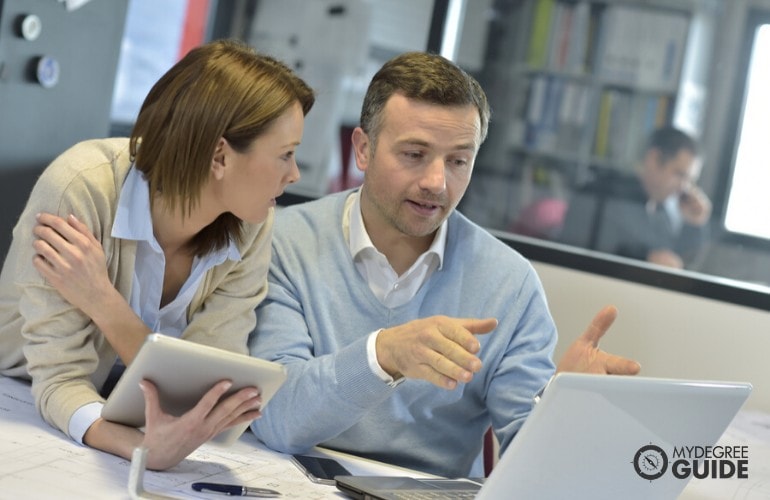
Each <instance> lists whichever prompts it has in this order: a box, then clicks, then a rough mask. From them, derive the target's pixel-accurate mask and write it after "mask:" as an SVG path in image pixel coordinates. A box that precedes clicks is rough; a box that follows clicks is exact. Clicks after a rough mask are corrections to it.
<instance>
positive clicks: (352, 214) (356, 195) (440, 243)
mask: <svg viewBox="0 0 770 500" xmlns="http://www.w3.org/2000/svg"><path fill="white" fill-rule="evenodd" d="M342 228H343V232H344V233H345V235H346V237H347V239H348V245H349V247H350V254H351V255H352V256H353V258H355V257H356V256H357V255H358V254H359V253H360V252H362V251H364V250H366V249H367V248H371V249H374V250H375V251H378V250H377V248H376V247H375V246H374V244H373V243H372V240H371V238H370V237H369V233H367V231H366V226H364V219H363V217H362V216H361V190H360V189H358V190H356V191H355V192H353V193H351V195H350V196H348V199H347V200H346V201H345V210H344V214H343V218H342ZM446 233H447V221H444V222H442V223H441V225H440V226H439V228H438V231H436V236H435V237H434V238H433V242H432V243H431V245H430V247H429V248H428V250H426V251H425V253H424V254H423V255H426V254H431V253H432V254H434V255H435V256H436V257H438V263H439V264H438V268H439V269H441V268H442V266H443V265H444V251H445V250H446Z"/></svg>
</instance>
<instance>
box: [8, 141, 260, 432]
mask: <svg viewBox="0 0 770 500" xmlns="http://www.w3.org/2000/svg"><path fill="white" fill-rule="evenodd" d="M130 166H131V162H130V159H129V154H128V140H127V139H124V138H121V139H99V140H91V141H86V142H82V143H80V144H77V145H75V146H74V147H72V148H71V149H69V150H68V151H66V152H64V153H63V154H62V155H61V156H59V157H58V158H57V159H56V160H54V162H53V163H51V165H50V166H49V167H48V168H47V169H46V170H45V171H44V172H43V174H42V175H41V176H40V179H38V181H37V184H36V185H35V187H34V188H33V190H32V194H31V195H30V199H29V201H28V202H27V206H26V208H25V209H24V212H23V213H22V215H21V217H20V218H19V221H18V223H17V224H16V227H15V228H14V230H13V242H12V243H11V247H10V249H9V251H8V255H7V257H6V260H5V264H4V265H3V270H2V274H0V374H3V375H7V376H13V377H22V378H31V380H32V393H33V395H34V397H35V403H36V405H37V408H38V410H39V411H40V413H41V415H42V416H43V418H44V419H45V420H46V421H47V422H49V423H50V424H51V425H53V426H55V427H57V428H59V429H61V430H62V431H63V432H65V433H67V429H68V425H69V420H70V417H71V416H72V414H73V413H74V412H75V411H76V410H77V409H78V408H80V407H81V406H83V405H85V404H88V403H91V402H95V401H103V399H102V398H101V397H100V396H99V394H98V389H99V388H101V386H102V385H103V384H104V381H105V379H106V377H107V375H108V373H109V371H110V368H111V367H112V365H113V363H114V361H115V356H116V354H115V351H114V350H113V349H112V347H111V346H110V345H109V343H108V342H107V341H106V339H105V338H104V336H103V335H102V333H101V332H100V331H99V330H98V329H97V328H96V326H95V325H94V324H93V323H92V322H91V321H90V319H89V318H88V317H87V316H85V315H84V314H83V313H82V312H80V310H79V309H76V308H74V307H73V306H72V305H70V304H69V303H68V302H67V301H65V300H64V299H63V298H62V297H61V296H60V295H59V294H58V292H57V291H56V290H55V289H54V288H53V287H51V286H49V285H48V284H47V283H46V282H45V280H44V279H43V278H42V277H41V276H40V275H39V273H38V272H37V270H36V269H35V268H34V266H33V265H32V257H33V255H34V251H33V249H32V241H33V234H32V228H33V226H34V225H35V214H37V213H39V212H50V213H55V214H58V215H60V216H62V217H66V216H67V215H69V214H70V213H74V214H75V216H76V217H77V218H78V219H80V220H81V221H82V222H83V223H85V224H86V225H87V226H88V227H90V228H91V231H92V232H93V234H94V235H96V237H97V239H98V240H100V242H101V244H102V246H103V248H104V253H105V255H106V258H107V270H108V274H109V276H110V279H111V281H112V283H113V284H114V285H115V287H116V288H117V289H118V291H119V292H120V293H121V295H122V296H123V297H126V298H127V299H128V297H130V294H131V284H132V279H133V275H134V261H135V258H136V244H135V242H133V241H128V240H121V239H115V238H112V237H111V236H110V234H111V232H112V223H113V220H114V218H115V212H116V210H117V207H118V196H119V195H120V189H121V186H122V184H123V181H124V179H125V177H126V175H127V174H128V170H129V168H130ZM273 216H274V213H273V211H272V210H271V212H270V214H269V215H268V218H267V220H266V221H265V222H264V223H262V224H260V225H256V226H255V225H251V224H246V223H244V238H243V242H242V243H241V244H240V246H239V247H238V249H239V251H240V253H241V258H242V259H241V261H240V262H234V261H231V260H226V261H225V262H223V263H222V264H220V265H218V266H215V267H213V268H212V269H210V270H209V271H208V272H207V273H206V274H205V275H204V277H203V279H202V281H201V284H200V286H199V288H198V290H197V291H196V293H195V296H194V297H193V300H192V303H191V304H190V306H189V309H188V312H187V319H188V322H189V325H188V327H187V328H186V329H185V331H184V333H183V334H182V337H183V338H185V339H189V340H191V341H194V342H199V343H201V344H208V345H213V346H217V347H220V348H223V349H227V350H230V351H235V352H240V353H246V352H247V345H246V343H247V339H248V335H249V333H251V331H252V330H253V329H254V327H255V326H256V316H255V313H254V308H255V307H256V306H257V304H258V303H259V302H261V301H262V299H263V298H264V296H265V293H266V291H267V271H268V266H269V263H270V240H271V236H272V224H273Z"/></svg>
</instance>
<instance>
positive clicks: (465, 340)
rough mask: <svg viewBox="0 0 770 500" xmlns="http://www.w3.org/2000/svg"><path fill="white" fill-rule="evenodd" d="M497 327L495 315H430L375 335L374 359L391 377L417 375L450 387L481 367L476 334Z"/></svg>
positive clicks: (455, 385) (464, 380)
mask: <svg viewBox="0 0 770 500" xmlns="http://www.w3.org/2000/svg"><path fill="white" fill-rule="evenodd" d="M496 326H497V320H496V319H495V318H485V319H475V318H449V317H447V316H432V317H430V318H425V319H418V320H414V321H410V322H408V323H405V324H403V325H399V326H396V327H393V328H386V329H384V330H382V331H381V332H380V333H379V335H378V336H377V344H376V345H377V361H378V362H379V363H380V366H381V367H382V369H383V370H385V371H386V372H387V373H388V374H390V375H391V376H392V377H393V378H400V377H402V376H403V377H408V378H419V379H423V380H427V381H428V382H431V383H432V384H435V385H437V386H439V387H443V388H445V389H450V390H451V389H454V388H455V387H457V383H458V382H466V383H467V382H470V381H471V379H472V378H473V374H474V373H476V372H478V371H479V370H480V369H481V360H480V359H479V358H478V357H476V354H477V353H478V352H479V348H480V344H479V341H478V339H476V337H475V335H476V334H481V333H488V332H491V331H492V330H493V329H494V328H495V327H496Z"/></svg>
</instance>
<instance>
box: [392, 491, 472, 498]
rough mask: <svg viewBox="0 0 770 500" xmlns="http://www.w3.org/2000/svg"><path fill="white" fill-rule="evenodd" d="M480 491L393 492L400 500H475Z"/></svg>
mask: <svg viewBox="0 0 770 500" xmlns="http://www.w3.org/2000/svg"><path fill="white" fill-rule="evenodd" d="M477 493H478V491H446V490H444V491H425V490H405V491H397V492H393V497H394V498H396V499H398V500H466V499H467V500H473V499H474V498H476V494H477Z"/></svg>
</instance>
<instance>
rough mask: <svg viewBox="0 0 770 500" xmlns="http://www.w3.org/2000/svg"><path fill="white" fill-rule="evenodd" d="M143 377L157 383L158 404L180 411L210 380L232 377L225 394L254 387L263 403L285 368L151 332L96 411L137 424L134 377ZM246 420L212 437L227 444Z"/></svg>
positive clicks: (139, 400) (140, 419)
mask: <svg viewBox="0 0 770 500" xmlns="http://www.w3.org/2000/svg"><path fill="white" fill-rule="evenodd" d="M145 378H146V379H148V380H151V381H152V382H153V383H155V385H156V386H157V388H158V395H159V398H160V404H161V407H162V408H163V410H164V411H165V412H166V413H170V414H172V415H175V416H180V415H182V414H183V413H185V412H187V411H188V410H190V409H192V407H193V406H195V405H196V404H197V403H198V402H199V401H200V399H201V397H202V396H203V395H204V394H205V393H206V392H207V391H208V390H209V389H211V388H212V387H213V386H214V384H216V383H217V382H219V381H221V380H225V379H227V380H230V381H232V383H233V386H232V388H230V390H229V391H228V392H227V393H226V395H229V394H233V393H235V392H237V391H238V390H239V389H243V388H244V387H251V386H256V387H258V388H259V390H260V395H261V397H262V407H263V408H264V406H265V405H266V404H267V402H268V401H269V400H270V399H271V398H272V397H273V395H274V394H275V392H276V391H277V390H278V388H279V387H280V386H281V385H282V384H283V382H284V381H285V380H286V368H285V367H284V366H283V365H280V364H278V363H273V362H271V361H266V360H264V359H258V358H254V357H251V356H248V355H246V354H238V353H234V352H230V351H226V350H224V349H219V348H216V347H211V346H207V345H203V344H197V343H195V342H191V341H188V340H182V339H178V338H175V337H170V336H166V335H162V334H159V333H153V334H151V335H149V336H148V337H147V339H146V340H145V341H144V343H143V344H142V347H141V349H139V352H138V353H137V355H136V357H135V358H134V360H133V362H132V363H131V365H130V366H129V367H128V368H126V371H125V372H124V373H123V375H122V376H121V378H120V380H118V383H117V384H116V385H115V388H114V389H113V391H112V393H111V394H110V396H109V397H108V398H107V402H106V403H105V405H104V407H103V408H102V417H104V418H105V419H106V420H111V421H113V422H119V423H122V424H126V425H131V426H133V427H140V426H143V425H144V393H143V392H142V390H141V389H140V388H139V382H140V381H141V380H142V379H145ZM248 425H249V422H245V423H243V424H240V425H238V426H234V427H231V428H230V429H227V430H225V431H223V432H222V433H220V434H219V435H218V436H216V437H215V439H214V440H215V442H217V443H220V444H231V443H232V442H234V441H235V440H236V439H238V437H239V436H240V435H241V434H242V433H243V431H244V430H246V428H247V427H248Z"/></svg>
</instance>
